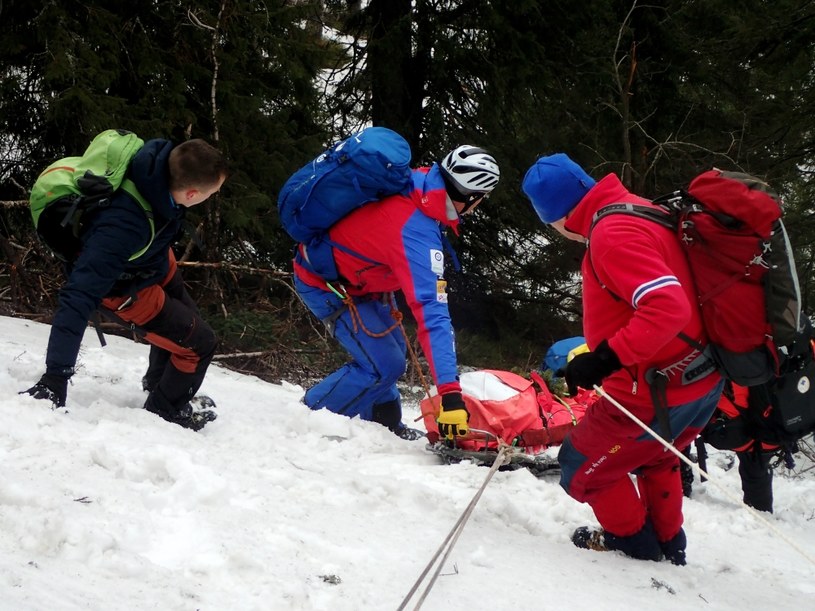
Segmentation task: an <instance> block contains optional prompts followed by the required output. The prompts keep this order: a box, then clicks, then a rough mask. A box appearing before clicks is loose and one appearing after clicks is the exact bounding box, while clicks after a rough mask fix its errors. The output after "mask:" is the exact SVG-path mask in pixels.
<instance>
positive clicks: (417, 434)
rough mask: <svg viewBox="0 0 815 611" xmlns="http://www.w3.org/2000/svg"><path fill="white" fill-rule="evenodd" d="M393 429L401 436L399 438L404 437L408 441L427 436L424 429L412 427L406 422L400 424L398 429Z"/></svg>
mask: <svg viewBox="0 0 815 611" xmlns="http://www.w3.org/2000/svg"><path fill="white" fill-rule="evenodd" d="M391 431H393V434H394V435H396V436H397V437H399V439H404V440H406V441H416V440H417V439H422V438H423V437H424V436H425V432H424V431H420V430H419V429H412V428H410V427H409V426H405V425H404V424H400V425H399V426H398V427H397V428H396V429H391Z"/></svg>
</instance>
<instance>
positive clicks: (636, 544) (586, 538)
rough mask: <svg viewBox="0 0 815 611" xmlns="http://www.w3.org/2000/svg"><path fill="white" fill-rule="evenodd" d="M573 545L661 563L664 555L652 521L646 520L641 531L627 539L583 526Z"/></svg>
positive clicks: (574, 534) (576, 534)
mask: <svg viewBox="0 0 815 611" xmlns="http://www.w3.org/2000/svg"><path fill="white" fill-rule="evenodd" d="M572 543H574V544H575V545H576V546H577V547H579V548H581V549H590V550H593V551H595V552H606V551H618V552H622V553H624V554H625V555H626V556H630V557H631V558H636V559H637V560H654V561H659V560H660V559H661V558H662V553H663V552H662V548H661V547H660V545H659V542H658V541H657V535H656V533H655V532H654V527H653V526H652V525H651V521H650V520H646V522H645V524H644V525H643V527H642V528H641V529H640V530H639V531H637V532H636V533H634V534H633V535H628V536H627V537H620V536H618V535H615V534H612V533H610V532H606V531H604V530H603V529H602V528H598V529H590V528H589V527H588V526H581V527H580V528H578V529H577V530H575V531H574V533H572Z"/></svg>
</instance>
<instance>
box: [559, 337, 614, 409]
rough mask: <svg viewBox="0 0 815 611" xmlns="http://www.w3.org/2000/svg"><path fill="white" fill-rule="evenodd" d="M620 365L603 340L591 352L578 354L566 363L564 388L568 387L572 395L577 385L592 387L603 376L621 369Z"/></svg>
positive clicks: (599, 381) (612, 351) (575, 392)
mask: <svg viewBox="0 0 815 611" xmlns="http://www.w3.org/2000/svg"><path fill="white" fill-rule="evenodd" d="M622 366H623V365H622V363H620V359H618V358H617V355H616V354H615V353H614V350H612V349H611V348H609V346H608V342H607V341H606V340H603V341H602V342H600V344H599V345H598V346H597V348H595V349H594V351H593V352H584V353H583V354H578V355H577V356H576V357H574V358H573V359H572V360H571V361H569V364H568V365H566V372H565V373H566V388H568V389H569V395H570V396H572V397H574V396H575V395H576V394H577V387H578V386H580V387H581V388H594V385H595V384H601V383H602V381H603V378H605V377H607V376H608V375H610V374H612V373H614V372H615V371H617V370H618V369H622Z"/></svg>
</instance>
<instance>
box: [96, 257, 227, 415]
mask: <svg viewBox="0 0 815 611" xmlns="http://www.w3.org/2000/svg"><path fill="white" fill-rule="evenodd" d="M128 300H129V302H128ZM122 304H126V306H125V307H122ZM102 306H104V307H105V308H107V309H108V310H110V311H112V312H113V313H114V314H115V315H116V316H117V317H118V318H119V319H121V321H124V322H125V323H128V322H129V323H133V324H134V325H136V327H137V331H138V332H139V333H141V335H142V337H143V338H144V340H145V341H147V342H148V343H149V344H151V347H150V361H149V365H148V369H147V373H146V374H145V376H144V379H143V380H142V383H143V386H144V389H145V390H147V391H149V392H150V393H151V395H153V400H154V402H155V403H156V404H157V405H158V406H160V407H162V408H163V409H164V410H165V411H168V412H170V413H172V412H174V411H176V410H177V409H178V408H180V407H181V406H183V405H184V404H186V402H187V401H189V400H190V399H191V398H192V397H193V396H194V395H195V393H196V392H197V391H198V389H199V388H200V386H201V384H202V383H203V381H204V376H205V374H206V371H207V368H208V367H209V364H210V362H211V361H212V357H213V356H214V354H215V349H216V347H217V338H216V336H215V332H214V331H213V330H212V328H211V327H210V326H209V325H208V324H207V323H206V322H205V321H204V320H203V319H202V318H201V315H200V314H199V313H198V308H197V307H196V305H195V302H194V301H193V299H192V297H190V295H189V293H188V292H187V289H186V288H185V287H184V280H183V278H182V277H181V272H180V271H179V270H178V266H177V265H176V261H175V256H174V255H173V252H172V250H170V270H169V272H167V275H166V276H165V277H164V279H163V280H162V281H161V282H160V283H158V284H153V285H150V286H147V287H145V288H143V289H141V290H140V291H138V292H137V293H136V295H135V296H134V297H133V298H129V297H108V298H106V299H103V300H102ZM119 308H122V309H119Z"/></svg>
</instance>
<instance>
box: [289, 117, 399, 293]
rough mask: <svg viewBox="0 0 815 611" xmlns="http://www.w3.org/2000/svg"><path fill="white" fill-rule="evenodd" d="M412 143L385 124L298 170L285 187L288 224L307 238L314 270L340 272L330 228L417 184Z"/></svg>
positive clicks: (300, 238)
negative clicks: (413, 174) (412, 174)
mask: <svg viewBox="0 0 815 611" xmlns="http://www.w3.org/2000/svg"><path fill="white" fill-rule="evenodd" d="M410 157H411V153H410V145H409V144H408V143H407V141H406V140H405V139H404V138H403V137H402V136H400V135H399V134H397V133H396V132H394V131H392V130H390V129H387V128H385V127H368V128H366V129H364V130H362V131H361V132H358V133H356V134H354V135H352V136H349V137H348V138H346V139H345V140H342V141H340V142H338V143H336V144H334V145H333V146H331V147H330V148H329V149H328V150H327V151H325V152H323V153H322V154H320V155H319V156H318V157H316V158H315V159H313V160H312V161H310V162H309V163H307V164H306V165H305V166H303V167H302V168H300V169H299V170H297V171H296V172H295V173H294V174H292V175H291V176H290V177H289V179H288V180H287V181H286V184H284V185H283V188H282V189H280V194H279V195H278V201H277V210H278V213H279V214H280V222H281V223H282V224H283V228H284V229H285V230H286V233H288V234H289V235H290V236H291V237H292V238H293V239H294V240H295V241H297V242H302V243H303V244H305V246H306V251H307V253H308V263H309V265H310V267H311V269H312V270H313V271H314V272H315V273H316V274H318V275H319V276H321V277H323V278H325V279H326V280H327V281H328V282H331V281H334V280H337V278H338V276H339V274H338V272H337V267H336V264H335V263H334V257H333V254H332V250H331V247H332V246H337V245H336V244H332V243H331V242H330V241H329V240H328V239H327V236H326V234H327V232H328V229H329V228H330V227H331V226H332V225H334V223H336V222H337V221H339V220H340V219H341V218H343V217H344V216H346V215H348V214H350V213H351V212H353V211H354V210H356V209H357V208H359V207H360V206H363V205H365V204H367V203H369V202H373V201H378V200H380V199H382V198H383V197H387V196H388V195H395V194H397V193H402V194H404V195H407V194H408V193H409V192H410V187H411V170H410Z"/></svg>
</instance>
